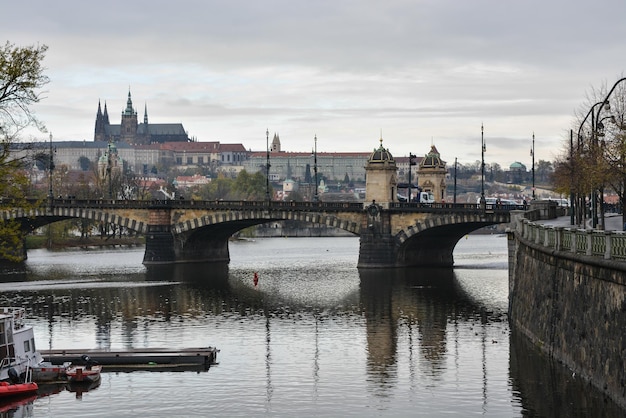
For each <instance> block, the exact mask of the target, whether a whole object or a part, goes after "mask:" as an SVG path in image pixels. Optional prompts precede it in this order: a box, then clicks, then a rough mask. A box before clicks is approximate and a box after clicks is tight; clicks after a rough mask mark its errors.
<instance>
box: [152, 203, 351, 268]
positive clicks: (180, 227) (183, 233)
mask: <svg viewBox="0 0 626 418" xmlns="http://www.w3.org/2000/svg"><path fill="white" fill-rule="evenodd" d="M276 221H301V222H309V223H316V224H323V225H327V226H331V227H335V228H340V229H343V230H346V231H348V232H351V233H353V234H355V235H358V234H359V232H360V223H358V222H355V221H354V220H352V219H348V218H346V217H342V216H340V215H337V214H334V213H314V212H296V211H288V210H273V211H268V210H244V211H233V210H229V211H223V212H215V213H208V214H205V215H202V216H199V217H195V218H193V219H187V220H184V221H182V222H178V223H175V224H174V225H173V227H172V232H173V235H174V254H175V259H176V260H177V262H189V261H205V260H212V261H217V262H228V261H230V254H229V251H228V240H229V238H230V237H231V236H232V235H233V234H235V233H236V232H237V231H240V230H242V229H245V228H248V227H251V226H255V225H260V224H263V223H267V222H276ZM147 256H148V257H150V255H149V254H147ZM145 261H148V262H150V261H151V260H150V258H148V259H147V260H145Z"/></svg>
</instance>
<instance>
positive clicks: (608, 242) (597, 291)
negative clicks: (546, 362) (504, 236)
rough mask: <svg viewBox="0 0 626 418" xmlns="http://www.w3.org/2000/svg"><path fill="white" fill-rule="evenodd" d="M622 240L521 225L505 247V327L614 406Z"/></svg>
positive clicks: (624, 282) (623, 297)
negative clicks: (533, 345)
mask: <svg viewBox="0 0 626 418" xmlns="http://www.w3.org/2000/svg"><path fill="white" fill-rule="evenodd" d="M568 235H569V236H568ZM624 239H626V236H623V235H622V234H610V233H595V232H593V233H590V232H587V231H581V230H574V229H572V230H570V229H568V228H550V227H544V226H542V225H538V224H533V223H530V222H528V221H527V220H524V221H518V222H517V226H516V228H515V230H514V231H510V232H509V241H508V242H509V261H510V263H509V290H510V292H509V318H510V321H511V326H512V327H514V328H516V329H517V330H519V331H521V332H522V333H524V334H525V335H526V336H527V337H528V338H529V339H530V340H531V341H532V342H534V344H535V345H536V346H537V347H539V348H540V349H541V350H543V351H545V352H546V353H548V354H549V355H551V356H552V357H554V358H556V359H558V360H559V361H561V362H562V363H564V364H565V365H567V366H568V367H569V368H570V369H571V370H572V372H573V373H576V374H577V375H579V376H581V377H583V378H585V379H588V380H589V381H590V382H591V383H592V384H593V385H594V386H596V387H597V388H599V389H600V390H602V391H603V392H605V393H606V394H607V395H608V396H610V397H611V398H613V399H614V400H615V401H616V402H617V403H619V404H620V405H621V406H622V407H626V367H625V366H626V365H625V362H626V262H625V261H624V260H623V258H622V256H621V253H622V251H621V250H622V244H621V240H624ZM564 244H566V245H564ZM607 246H608V249H607ZM594 254H595V255H594Z"/></svg>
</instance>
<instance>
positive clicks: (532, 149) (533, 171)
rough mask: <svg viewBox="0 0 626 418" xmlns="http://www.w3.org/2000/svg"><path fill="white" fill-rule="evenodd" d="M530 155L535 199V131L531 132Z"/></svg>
mask: <svg viewBox="0 0 626 418" xmlns="http://www.w3.org/2000/svg"><path fill="white" fill-rule="evenodd" d="M530 156H531V157H532V168H531V172H532V177H533V200H535V133H534V132H533V146H532V148H531V149H530Z"/></svg>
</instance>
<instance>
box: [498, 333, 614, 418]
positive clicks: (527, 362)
mask: <svg viewBox="0 0 626 418" xmlns="http://www.w3.org/2000/svg"><path fill="white" fill-rule="evenodd" d="M510 365H511V366H510V367H511V381H512V386H513V390H514V391H516V392H517V393H518V394H519V396H520V398H521V402H522V407H523V410H524V415H525V416H532V417H558V416H561V417H581V418H583V417H591V416H596V417H600V416H601V417H605V418H618V417H623V416H624V414H625V411H624V410H623V409H621V408H619V407H618V406H617V405H616V404H615V403H614V402H613V401H612V400H611V399H609V398H608V397H606V396H604V395H603V394H601V393H598V392H597V391H596V390H595V389H593V388H592V387H591V385H590V384H589V383H587V382H585V381H584V380H583V379H581V378H580V376H577V375H576V374H574V373H572V372H571V371H569V370H568V369H567V368H565V367H563V365H562V364H560V363H558V362H557V361H555V360H554V359H551V358H549V357H547V356H546V355H544V354H543V353H541V352H539V351H537V348H536V347H533V346H532V344H531V343H530V341H529V340H528V339H527V338H526V337H525V336H523V335H522V334H521V333H520V332H518V331H516V330H515V329H513V330H511V346H510Z"/></svg>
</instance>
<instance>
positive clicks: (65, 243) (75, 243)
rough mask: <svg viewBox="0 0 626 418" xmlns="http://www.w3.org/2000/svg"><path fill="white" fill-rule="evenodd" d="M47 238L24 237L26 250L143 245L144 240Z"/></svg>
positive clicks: (137, 238)
mask: <svg viewBox="0 0 626 418" xmlns="http://www.w3.org/2000/svg"><path fill="white" fill-rule="evenodd" d="M51 241H52V242H50V240H49V238H48V237H47V236H44V235H29V236H27V237H26V249H27V250H31V249H37V248H49V249H61V248H71V247H78V248H81V247H110V246H118V245H144V244H145V243H146V240H145V238H144V237H143V236H136V237H122V238H119V237H116V238H113V237H100V236H95V237H94V236H91V237H82V238H81V237H65V238H52V240H51Z"/></svg>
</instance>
